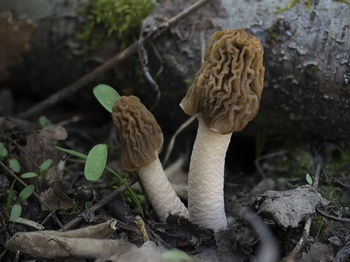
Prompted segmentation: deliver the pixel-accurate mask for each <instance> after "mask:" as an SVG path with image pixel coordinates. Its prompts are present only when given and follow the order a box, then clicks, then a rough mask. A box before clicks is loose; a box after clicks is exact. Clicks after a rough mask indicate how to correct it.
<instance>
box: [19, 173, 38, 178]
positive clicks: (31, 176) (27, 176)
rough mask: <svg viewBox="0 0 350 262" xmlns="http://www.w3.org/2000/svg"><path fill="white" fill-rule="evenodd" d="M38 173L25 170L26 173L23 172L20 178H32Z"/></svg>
mask: <svg viewBox="0 0 350 262" xmlns="http://www.w3.org/2000/svg"><path fill="white" fill-rule="evenodd" d="M37 176H38V175H37V174H36V173H34V172H27V173H23V174H22V175H21V178H33V177H37Z"/></svg>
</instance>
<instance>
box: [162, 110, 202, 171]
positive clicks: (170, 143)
mask: <svg viewBox="0 0 350 262" xmlns="http://www.w3.org/2000/svg"><path fill="white" fill-rule="evenodd" d="M195 119H196V116H192V117H190V118H189V119H187V120H186V121H185V122H184V123H183V124H182V125H181V126H180V127H179V128H178V129H177V130H176V132H175V133H174V134H173V136H172V137H171V139H170V142H169V145H168V148H167V150H166V154H165V157H164V160H163V166H165V164H166V163H167V162H168V159H169V157H170V154H171V152H172V151H173V148H174V144H175V139H176V137H177V136H178V135H179V134H180V133H181V132H182V130H184V129H185V128H186V127H187V126H189V125H190V124H191V123H192V122H193V121H194V120H195Z"/></svg>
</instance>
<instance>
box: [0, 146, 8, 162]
mask: <svg viewBox="0 0 350 262" xmlns="http://www.w3.org/2000/svg"><path fill="white" fill-rule="evenodd" d="M7 156H8V151H7V149H6V147H5V146H4V144H3V143H1V142H0V159H3V158H6V157H7Z"/></svg>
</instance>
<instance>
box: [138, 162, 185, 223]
mask: <svg viewBox="0 0 350 262" xmlns="http://www.w3.org/2000/svg"><path fill="white" fill-rule="evenodd" d="M139 177H140V179H141V183H142V185H143V187H144V188H145V191H146V193H147V195H148V199H149V201H150V202H151V204H152V206H153V208H154V209H155V211H156V213H157V215H158V216H159V218H160V220H161V221H165V220H166V218H167V217H168V216H169V214H171V215H178V216H183V217H185V218H188V210H187V208H186V207H185V206H184V204H183V203H182V202H181V200H180V198H179V197H178V196H177V195H176V193H175V191H174V189H173V188H172V186H171V184H170V182H169V181H168V178H167V177H166V175H165V173H164V170H163V167H162V165H161V163H160V161H159V158H157V159H156V160H155V161H153V162H151V163H150V164H149V165H148V166H146V167H142V168H140V169H139Z"/></svg>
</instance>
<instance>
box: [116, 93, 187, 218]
mask: <svg viewBox="0 0 350 262" xmlns="http://www.w3.org/2000/svg"><path fill="white" fill-rule="evenodd" d="M112 118H113V123H114V125H115V126H116V128H117V129H118V133H119V140H120V143H121V158H120V166H121V167H122V168H124V169H126V170H138V173H139V177H140V180H141V183H142V184H143V186H144V188H145V191H146V193H147V195H148V198H149V200H150V202H151V204H152V206H153V208H154V209H155V211H156V213H157V215H158V216H159V218H160V220H161V221H165V220H166V218H167V217H168V215H169V214H173V215H178V216H183V217H186V218H188V210H187V208H186V207H185V206H184V205H183V203H182V202H181V200H180V199H179V198H178V196H177V195H176V193H175V191H174V190H173V188H172V186H171V184H170V183H169V181H168V179H167V177H166V175H165V173H164V170H163V167H162V165H161V163H160V161H159V158H158V153H159V152H160V151H161V148H162V145H163V134H162V131H161V129H160V127H159V125H158V124H157V121H156V119H155V118H154V116H153V115H152V114H151V112H149V111H148V110H147V108H146V107H145V106H144V105H143V104H142V103H141V102H140V100H139V99H138V98H137V97H135V96H129V97H126V96H123V97H121V98H119V99H118V100H117V101H116V102H115V104H114V105H113V110H112Z"/></svg>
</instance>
